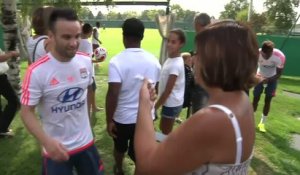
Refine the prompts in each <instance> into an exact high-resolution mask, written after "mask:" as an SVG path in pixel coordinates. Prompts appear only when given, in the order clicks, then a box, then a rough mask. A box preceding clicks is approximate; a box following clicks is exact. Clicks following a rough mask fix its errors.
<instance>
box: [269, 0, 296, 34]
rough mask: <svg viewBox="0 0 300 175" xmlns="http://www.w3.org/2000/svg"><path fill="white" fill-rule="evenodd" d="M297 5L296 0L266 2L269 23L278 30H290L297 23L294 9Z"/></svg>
mask: <svg viewBox="0 0 300 175" xmlns="http://www.w3.org/2000/svg"><path fill="white" fill-rule="evenodd" d="M297 5H298V3H297V2H296V1H294V0H266V2H265V6H266V8H267V9H268V11H267V19H268V22H269V23H270V24H271V25H273V26H274V27H275V28H276V29H280V30H287V29H290V28H291V27H292V25H293V23H294V22H295V18H296V13H295V11H294V7H295V6H297Z"/></svg>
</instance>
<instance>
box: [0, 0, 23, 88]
mask: <svg viewBox="0 0 300 175" xmlns="http://www.w3.org/2000/svg"><path fill="white" fill-rule="evenodd" d="M2 3H3V4H2V25H3V38H4V50H5V51H12V50H16V49H17V42H18V29H17V22H16V21H17V19H16V12H17V6H16V0H2ZM7 64H8V65H9V70H8V71H7V76H8V80H9V81H10V83H11V85H12V87H13V88H14V90H15V91H16V93H17V94H20V92H21V90H20V89H21V88H20V83H21V79H20V59H19V58H11V59H9V60H8V61H7Z"/></svg>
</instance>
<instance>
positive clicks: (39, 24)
mask: <svg viewBox="0 0 300 175" xmlns="http://www.w3.org/2000/svg"><path fill="white" fill-rule="evenodd" d="M53 9H54V7H38V8H37V9H35V10H34V12H33V14H32V21H31V23H32V28H33V30H34V32H35V34H37V35H47V30H48V21H49V16H50V14H51V13H52V11H53Z"/></svg>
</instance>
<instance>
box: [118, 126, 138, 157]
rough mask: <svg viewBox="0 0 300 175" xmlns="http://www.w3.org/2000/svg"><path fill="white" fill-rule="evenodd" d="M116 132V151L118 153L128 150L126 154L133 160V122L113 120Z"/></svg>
mask: <svg viewBox="0 0 300 175" xmlns="http://www.w3.org/2000/svg"><path fill="white" fill-rule="evenodd" d="M114 123H115V125H116V128H117V132H116V133H115V134H116V135H117V138H114V146H115V149H116V151H118V152H119V153H125V152H126V151H127V150H128V156H129V157H130V158H131V160H133V161H135V156H134V147H133V144H134V140H133V139H134V130H135V123H134V124H122V123H118V122H115V121H114Z"/></svg>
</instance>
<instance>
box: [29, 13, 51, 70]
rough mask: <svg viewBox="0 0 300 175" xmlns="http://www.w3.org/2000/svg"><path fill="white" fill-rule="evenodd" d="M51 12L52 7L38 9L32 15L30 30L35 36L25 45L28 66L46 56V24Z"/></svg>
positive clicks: (47, 42) (48, 46)
mask: <svg viewBox="0 0 300 175" xmlns="http://www.w3.org/2000/svg"><path fill="white" fill-rule="evenodd" d="M52 11H53V7H39V8H37V9H36V10H35V11H34V12H33V14H32V28H33V30H34V33H35V35H33V36H32V37H30V38H29V39H28V41H27V43H26V47H27V50H28V53H29V59H28V64H29V65H30V64H31V63H33V62H35V61H37V60H38V59H39V58H42V56H44V55H46V53H47V52H48V51H49V49H50V43H49V40H48V36H47V32H48V26H47V23H48V20H49V16H50V14H51V12H52Z"/></svg>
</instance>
